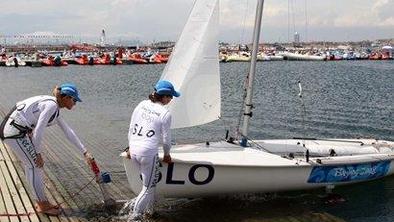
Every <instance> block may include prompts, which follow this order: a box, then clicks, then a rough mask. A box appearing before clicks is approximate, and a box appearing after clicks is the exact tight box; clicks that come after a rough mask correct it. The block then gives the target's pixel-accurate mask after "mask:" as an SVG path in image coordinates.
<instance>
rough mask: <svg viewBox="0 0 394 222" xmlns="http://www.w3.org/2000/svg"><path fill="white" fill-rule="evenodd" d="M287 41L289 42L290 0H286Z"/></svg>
mask: <svg viewBox="0 0 394 222" xmlns="http://www.w3.org/2000/svg"><path fill="white" fill-rule="evenodd" d="M287 43H290V0H287Z"/></svg>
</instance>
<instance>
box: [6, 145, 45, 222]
mask: <svg viewBox="0 0 394 222" xmlns="http://www.w3.org/2000/svg"><path fill="white" fill-rule="evenodd" d="M2 145H3V144H0V146H2ZM0 156H2V157H4V159H5V163H6V165H7V168H8V171H9V173H10V175H11V178H12V180H13V182H14V185H15V188H16V190H17V192H18V194H19V197H20V199H21V202H22V203H23V205H24V208H25V210H26V212H28V213H29V219H30V221H31V222H38V221H39V218H38V216H37V215H36V213H35V209H34V207H33V204H32V201H31V199H30V198H29V196H28V194H27V192H26V189H25V187H24V185H23V182H22V180H21V176H20V174H19V173H18V172H17V170H16V168H15V166H14V163H13V161H12V160H11V157H10V156H9V154H8V152H7V150H6V149H5V146H2V147H0Z"/></svg>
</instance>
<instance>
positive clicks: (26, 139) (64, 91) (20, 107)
mask: <svg viewBox="0 0 394 222" xmlns="http://www.w3.org/2000/svg"><path fill="white" fill-rule="evenodd" d="M53 94H54V96H34V97H30V98H28V99H25V100H23V101H20V102H18V103H17V104H16V106H15V107H14V108H13V109H12V110H11V111H10V112H9V114H8V115H7V116H6V117H5V118H4V120H3V122H2V123H1V126H0V137H1V139H2V140H3V141H4V143H5V144H6V145H7V146H8V147H9V148H11V149H12V150H13V152H14V153H15V154H16V156H17V157H18V158H19V160H21V161H22V163H23V164H24V166H25V174H26V178H27V181H28V182H29V184H30V185H31V186H32V188H33V193H34V194H35V200H36V205H35V207H36V210H37V211H38V212H42V213H45V214H48V215H58V214H59V213H60V209H59V207H58V206H55V205H52V204H51V203H49V201H48V199H47V198H46V196H45V193H44V183H43V166H44V159H43V157H42V145H41V143H42V138H43V135H44V129H45V128H46V127H47V126H51V125H54V124H57V125H59V126H60V128H61V129H62V130H63V132H64V134H65V135H66V137H67V138H68V140H69V141H70V142H71V143H73V144H74V145H75V146H76V147H77V148H78V149H79V150H80V151H81V153H82V154H83V155H84V156H85V159H86V161H87V162H88V163H90V162H91V161H92V156H91V155H90V153H89V152H88V151H87V150H86V149H85V147H84V145H83V144H82V143H81V141H80V140H79V139H78V137H77V136H76V135H75V133H74V131H73V130H72V129H71V128H70V127H69V126H68V125H67V124H66V122H65V121H64V120H63V119H62V118H61V117H60V115H59V114H60V109H62V108H67V109H69V110H71V109H72V108H73V106H74V105H75V104H76V102H77V101H78V102H81V99H80V98H79V94H78V90H77V88H76V86H75V85H74V84H71V83H66V84H62V85H61V86H60V87H57V86H56V87H55V89H54V90H53Z"/></svg>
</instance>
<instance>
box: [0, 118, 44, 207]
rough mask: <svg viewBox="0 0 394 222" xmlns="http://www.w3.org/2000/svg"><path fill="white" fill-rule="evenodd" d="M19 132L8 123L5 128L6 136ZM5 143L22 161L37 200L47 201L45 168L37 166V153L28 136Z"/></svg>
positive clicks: (7, 140) (5, 141) (6, 140)
mask: <svg viewBox="0 0 394 222" xmlns="http://www.w3.org/2000/svg"><path fill="white" fill-rule="evenodd" d="M18 132H19V131H18V129H16V128H15V127H13V126H11V125H9V124H8V122H7V124H6V126H5V127H4V135H5V136H8V135H16V134H18ZM3 142H4V143H5V144H6V145H7V146H8V147H9V148H11V150H12V151H13V152H14V153H15V154H16V156H17V157H18V159H19V160H20V161H22V164H23V166H24V168H25V176H26V180H27V182H28V183H29V184H30V185H31V186H32V188H33V193H34V194H35V200H36V201H46V200H47V198H46V197H45V193H44V182H43V168H39V167H37V166H36V164H35V160H36V158H37V153H36V149H35V147H34V145H33V143H32V142H31V140H30V138H29V137H28V135H25V136H24V137H22V138H17V139H5V140H4V141H3Z"/></svg>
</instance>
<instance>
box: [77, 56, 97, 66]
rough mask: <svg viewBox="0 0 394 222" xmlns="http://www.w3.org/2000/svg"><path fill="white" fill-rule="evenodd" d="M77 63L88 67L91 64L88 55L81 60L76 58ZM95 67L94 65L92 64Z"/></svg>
mask: <svg viewBox="0 0 394 222" xmlns="http://www.w3.org/2000/svg"><path fill="white" fill-rule="evenodd" d="M75 62H76V63H77V64H79V65H88V64H89V58H88V56H87V55H82V57H81V58H76V59H75ZM92 65H93V64H92Z"/></svg>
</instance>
